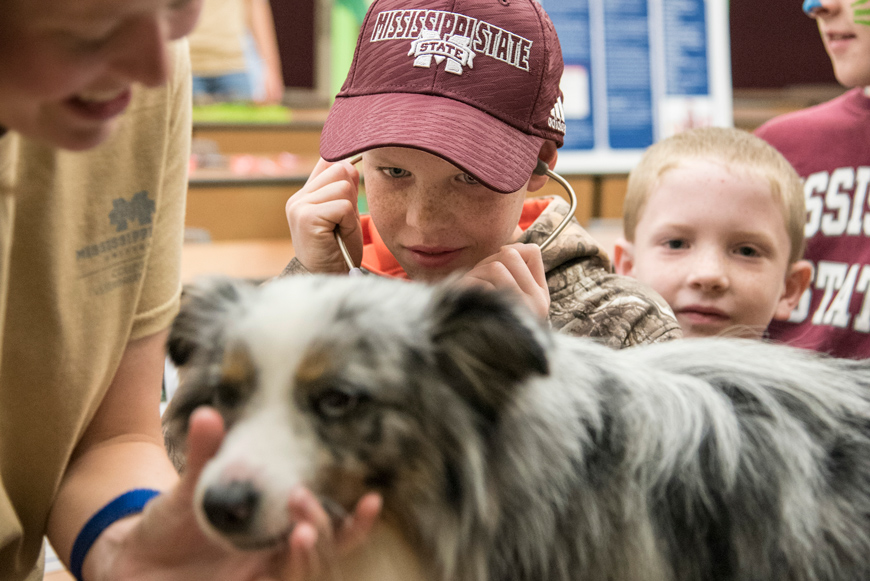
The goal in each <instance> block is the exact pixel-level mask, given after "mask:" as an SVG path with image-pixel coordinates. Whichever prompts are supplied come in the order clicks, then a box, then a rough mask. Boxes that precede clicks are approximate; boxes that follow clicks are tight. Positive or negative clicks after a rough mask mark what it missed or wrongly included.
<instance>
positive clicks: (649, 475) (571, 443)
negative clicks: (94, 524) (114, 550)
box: [166, 276, 870, 581]
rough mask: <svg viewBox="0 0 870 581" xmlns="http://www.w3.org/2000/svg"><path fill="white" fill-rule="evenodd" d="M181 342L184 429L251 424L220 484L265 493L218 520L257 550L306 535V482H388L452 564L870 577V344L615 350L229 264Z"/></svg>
mask: <svg viewBox="0 0 870 581" xmlns="http://www.w3.org/2000/svg"><path fill="white" fill-rule="evenodd" d="M169 348H170V352H171V355H172V357H173V358H174V359H175V361H176V362H178V363H179V364H183V365H185V366H186V368H187V371H186V374H187V376H186V378H185V381H184V383H183V385H182V387H181V389H180V390H179V392H178V394H177V395H176V396H175V399H174V400H173V401H172V403H171V405H170V409H169V411H168V412H167V419H166V422H167V423H166V428H167V436H168V440H169V441H170V442H176V443H177V442H180V441H183V438H184V433H185V431H186V427H187V418H188V416H189V414H190V413H191V411H192V410H193V409H194V408H195V407H197V406H199V405H202V404H209V405H214V406H215V407H217V408H218V409H219V410H220V411H221V413H222V414H223V416H224V418H225V419H226V422H227V424H228V425H229V434H228V436H227V439H226V440H225V442H224V445H223V447H222V448H221V450H220V451H219V453H218V454H217V456H216V457H215V458H214V460H213V461H212V462H211V463H210V464H209V466H208V467H207V469H206V471H205V472H204V473H203V475H202V477H201V480H200V487H199V495H198V499H200V500H201V499H202V498H203V496H204V495H205V494H206V491H207V490H210V489H212V490H213V489H215V488H217V489H219V490H220V489H221V487H226V486H228V485H230V484H232V483H237V482H239V481H243V482H245V483H246V485H248V484H249V485H250V487H251V489H252V490H254V491H255V493H256V498H257V502H256V503H254V506H253V509H252V514H250V515H245V516H246V518H245V519H244V522H242V523H241V525H239V523H235V525H234V526H233V527H232V530H230V531H223V532H218V534H221V535H222V536H223V537H224V538H227V539H229V540H230V541H232V542H233V543H235V544H236V545H238V546H240V547H257V546H263V545H268V544H270V543H273V542H276V541H277V540H279V539H281V538H283V536H284V535H286V521H287V518H288V517H287V512H286V508H285V502H286V498H287V494H288V491H289V490H290V489H291V488H292V487H293V486H295V485H298V484H300V483H301V484H304V485H306V486H308V487H310V488H311V489H312V490H313V491H314V492H315V493H316V494H317V495H319V497H320V498H321V499H322V500H323V501H324V504H325V506H326V507H327V508H328V509H330V510H335V511H337V512H338V508H336V507H341V508H342V509H343V510H349V509H350V508H351V507H352V506H353V505H354V504H355V502H356V501H357V500H358V499H359V498H360V496H361V495H362V494H363V492H364V491H367V490H376V491H380V492H381V493H382V494H383V497H384V499H385V508H384V511H385V515H386V516H387V518H389V519H393V520H394V521H395V522H397V523H398V524H399V526H400V528H401V530H402V532H403V534H404V535H405V537H406V538H408V539H409V540H410V542H411V543H412V545H413V546H415V547H416V549H417V550H418V551H419V554H420V555H421V559H422V560H423V562H424V563H425V564H426V570H427V571H431V572H432V578H433V579H438V580H451V581H454V580H455V581H489V580H493V581H494V580H499V581H501V580H516V581H542V580H551V581H562V580H565V581H567V580H569V579H571V580H573V579H583V580H584V581H641V580H642V581H664V580H675V581H676V580H682V581H689V580H692V581H702V580H703V581H717V580H740V581H750V580H759V581H760V580H764V581H773V580H782V581H785V580H788V581H804V580H806V581H822V580H829V581H835V580H836V581H859V580H861V581H866V580H867V579H870V364H868V363H866V362H855V361H846V360H834V359H827V358H823V357H820V356H816V355H813V354H810V353H808V352H803V351H799V350H794V349H790V348H786V347H778V346H773V345H768V344H764V343H761V342H757V341H745V340H736V339H730V340H729V339H700V340H682V341H675V342H671V343H667V344H659V345H654V346H647V347H637V348H632V349H627V350H623V351H612V350H609V349H607V348H605V347H602V346H600V345H598V344H596V343H595V342H593V341H591V340H585V339H577V338H570V337H566V336H562V335H556V334H553V333H550V332H549V331H548V330H546V329H543V328H542V327H541V326H540V325H539V324H538V323H537V322H536V321H535V320H534V319H533V318H531V315H529V314H528V313H527V312H526V311H525V310H523V309H522V308H520V307H517V306H514V305H513V304H512V303H511V302H510V301H509V300H508V299H507V298H505V297H503V296H501V295H498V294H495V293H489V292H483V291H479V290H471V289H464V290H459V289H456V288H452V287H449V286H436V287H429V286H424V285H420V284H409V283H405V282H397V281H389V280H384V279H380V278H376V277H356V278H350V277H317V276H302V277H294V278H290V279H284V280H280V281H276V282H274V283H271V284H268V285H265V286H263V287H259V288H256V287H253V286H249V285H244V284H240V283H234V282H231V281H226V280H223V281H213V282H212V283H211V284H209V285H205V286H200V287H199V288H196V289H192V290H189V291H188V293H187V296H186V299H185V304H184V306H183V308H182V312H181V314H180V315H179V317H178V319H177V320H176V323H175V325H174V327H173V329H172V333H171V337H170V342H169ZM200 512H202V507H200ZM248 516H249V517H250V518H247V517H248ZM202 521H203V523H204V526H206V527H209V528H212V529H213V528H214V527H213V526H212V525H211V524H210V523H209V518H207V517H205V516H204V517H203V519H202Z"/></svg>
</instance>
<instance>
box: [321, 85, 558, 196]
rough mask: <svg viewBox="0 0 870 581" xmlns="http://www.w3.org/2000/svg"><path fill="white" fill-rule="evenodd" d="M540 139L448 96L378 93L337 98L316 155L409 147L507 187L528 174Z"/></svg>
mask: <svg viewBox="0 0 870 581" xmlns="http://www.w3.org/2000/svg"><path fill="white" fill-rule="evenodd" d="M543 142H544V139H543V138H541V137H537V136H535V135H527V134H525V133H523V132H522V131H520V130H518V129H515V128H513V127H511V126H510V125H508V124H506V123H504V122H502V121H500V120H499V119H496V118H495V117H492V116H491V115H488V114H486V113H484V112H482V111H480V110H479V109H476V108H475V107H472V106H470V105H466V104H464V103H461V102H459V101H456V100H454V99H448V98H446V97H437V96H433V95H420V94H415V93H384V94H377V95H362V96H358V97H339V98H337V99H336V100H335V104H334V105H333V106H332V108H331V109H330V111H329V116H328V117H327V119H326V123H325V124H324V127H323V134H322V136H321V139H320V155H321V156H322V157H323V158H324V159H326V160H328V161H338V160H340V159H345V158H348V157H351V156H352V155H356V154H358V153H362V152H363V151H367V150H369V149H374V148H376V147H412V148H414V149H421V150H423V151H427V152H429V153H432V154H434V155H437V156H438V157H441V158H443V159H445V160H447V161H449V162H450V163H452V164H453V165H455V166H457V167H458V168H460V169H461V170H462V171H464V172H466V173H468V174H469V175H471V176H472V177H474V178H475V179H476V180H477V181H479V182H480V183H482V184H483V185H485V186H486V187H488V188H490V189H493V190H495V191H497V192H501V193H510V192H515V191H517V190H519V189H520V188H522V187H523V186H524V185H525V184H526V182H527V181H528V180H529V178H530V177H531V175H532V170H533V169H534V168H535V165H536V161H537V158H538V153H539V151H540V149H541V145H542V144H543Z"/></svg>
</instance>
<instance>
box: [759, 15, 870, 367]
mask: <svg viewBox="0 0 870 581" xmlns="http://www.w3.org/2000/svg"><path fill="white" fill-rule="evenodd" d="M804 10H805V11H806V12H807V14H808V15H809V16H810V17H811V18H814V19H815V20H816V22H817V23H818V26H819V32H820V33H821V35H822V40H823V42H824V45H825V49H826V50H827V52H828V56H829V57H830V59H831V63H832V65H833V67H834V74H835V75H836V77H837V80H838V81H839V82H840V83H841V84H842V85H844V86H846V87H852V90H850V91H848V92H846V93H845V94H844V95H842V96H840V97H837V98H836V99H833V100H831V101H828V102H827V103H823V104H821V105H817V106H815V107H810V108H808V109H804V110H802V111H797V112H794V113H789V114H785V115H782V116H779V117H777V118H775V119H772V120H771V121H769V122H768V123H766V124H764V125H762V126H761V127H760V128H758V130H757V131H756V134H757V135H758V136H759V137H761V138H762V139H765V140H766V141H768V142H769V143H770V144H772V145H773V146H774V147H776V148H777V149H778V150H779V151H780V152H781V153H782V154H783V155H784V156H785V158H786V159H788V160H789V161H790V162H791V164H792V165H793V166H794V167H795V169H796V170H797V172H798V174H799V175H800V176H801V177H802V178H803V179H804V194H805V197H806V202H807V224H806V230H805V234H806V237H807V250H806V254H805V257H806V258H807V259H808V260H810V261H811V262H812V264H813V267H814V272H813V280H812V283H811V284H810V288H809V289H807V291H806V292H805V293H804V295H803V297H802V298H801V301H800V303H799V304H798V306H797V307H796V308H795V309H794V311H793V312H792V313H791V316H790V317H789V319H788V320H787V321H782V322H780V321H774V322H773V323H772V324H771V326H770V328H769V335H770V337H771V338H772V339H774V340H778V341H783V342H786V343H789V344H792V345H795V346H798V347H804V348H807V349H814V350H817V351H822V352H825V353H829V354H831V355H834V356H837V357H849V358H860V359H863V358H867V357H870V237H868V235H870V211H868V196H867V194H868V191H867V190H868V186H870V27H868V26H865V25H863V24H861V23H859V22H856V16H858V14H856V8H855V7H854V6H853V5H852V1H851V0H807V1H806V2H805V3H804Z"/></svg>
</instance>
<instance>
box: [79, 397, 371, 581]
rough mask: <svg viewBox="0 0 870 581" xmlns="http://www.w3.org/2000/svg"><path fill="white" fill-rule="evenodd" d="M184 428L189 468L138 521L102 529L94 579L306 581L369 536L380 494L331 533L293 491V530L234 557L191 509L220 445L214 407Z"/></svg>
mask: <svg viewBox="0 0 870 581" xmlns="http://www.w3.org/2000/svg"><path fill="white" fill-rule="evenodd" d="M189 427H190V429H189V433H188V438H187V450H188V455H187V464H186V468H185V470H184V472H183V474H182V476H181V479H180V481H179V482H178V484H177V485H176V486H175V488H174V489H173V490H172V491H170V492H167V493H165V494H163V495H161V496H160V497H158V498H156V499H155V500H153V501H152V502H150V503H149V504H148V505H147V506H146V508H145V511H144V512H143V513H142V514H141V515H137V516H135V517H131V518H127V519H122V520H120V521H118V522H117V523H115V524H113V525H112V526H111V527H109V528H108V529H106V531H105V532H104V533H103V535H101V539H100V541H99V542H98V543H97V544H95V545H94V548H93V550H92V551H91V554H90V555H89V556H88V560H90V561H92V565H93V566H94V569H93V570H92V571H93V572H94V576H93V578H94V579H124V580H129V581H151V580H154V581H157V580H160V581H175V580H178V581H187V580H189V579H220V580H222V581H223V580H226V581H266V580H281V581H307V580H312V579H317V578H319V576H320V575H321V573H322V570H323V562H322V557H321V556H322V555H329V556H334V555H341V554H345V553H346V552H349V551H351V550H353V549H354V548H356V547H357V546H358V545H359V544H360V543H362V542H363V541H364V540H365V539H366V538H367V537H368V535H369V533H370V531H371V529H372V526H373V524H374V523H375V521H376V519H377V517H378V515H379V513H380V510H381V498H380V496H378V495H377V494H369V495H366V496H364V497H363V498H362V499H361V500H360V501H359V503H358V505H357V507H356V510H355V512H354V514H353V515H352V516H351V517H348V518H347V519H346V521H345V522H344V523H341V525H339V530H336V531H334V530H333V528H334V525H333V523H332V521H331V520H330V518H329V516H328V515H327V514H326V512H325V511H324V510H323V508H322V507H321V506H320V503H319V502H318V501H317V499H316V498H315V497H314V495H313V494H311V493H310V492H309V491H307V490H304V489H299V490H298V492H297V493H295V494H293V495H292V497H291V498H289V499H288V506H289V509H290V510H289V512H290V515H291V516H292V518H293V520H294V521H296V525H295V527H293V530H292V533H291V534H290V535H289V536H288V538H287V541H286V545H284V546H283V547H279V548H277V549H269V550H261V551H240V550H237V549H234V548H229V547H228V546H227V545H226V544H223V543H220V544H219V543H217V542H215V541H214V540H212V539H211V538H210V537H208V536H206V535H205V534H204V533H203V532H202V530H201V529H200V526H199V524H198V523H197V521H196V517H195V514H194V510H193V506H194V504H193V503H194V491H195V488H196V483H197V481H198V480H199V476H200V474H201V473H202V469H203V467H204V466H205V464H206V463H207V462H208V461H209V460H210V459H211V458H212V456H214V455H215V453H216V452H217V450H218V448H219V447H220V444H221V441H222V440H223V437H224V425H223V420H222V418H221V416H220V414H218V413H217V412H216V411H215V410H214V409H211V408H200V409H198V410H197V411H196V412H194V413H193V414H192V416H191V418H190V424H189ZM101 567H102V568H101Z"/></svg>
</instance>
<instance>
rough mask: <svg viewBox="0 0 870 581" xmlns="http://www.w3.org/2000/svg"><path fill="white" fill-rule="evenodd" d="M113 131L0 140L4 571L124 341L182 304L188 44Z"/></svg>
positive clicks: (38, 530)
mask: <svg viewBox="0 0 870 581" xmlns="http://www.w3.org/2000/svg"><path fill="white" fill-rule="evenodd" d="M172 64H173V74H172V79H171V82H170V84H169V85H168V86H167V87H163V88H160V89H142V88H140V87H136V88H135V89H134V98H133V101H132V103H131V105H130V107H129V109H128V110H127V111H126V113H125V114H124V116H123V117H122V118H121V119H120V120H119V127H118V128H117V129H116V131H115V133H114V134H113V135H112V137H110V138H109V140H108V141H107V142H106V143H104V144H103V145H101V146H99V147H98V148H95V149H92V150H89V151H87V152H68V151H58V150H55V149H53V148H50V147H46V146H43V145H39V144H36V143H33V142H30V141H28V140H27V139H25V138H23V137H21V136H20V135H18V134H16V133H14V132H8V133H6V134H5V135H4V136H2V137H0V258H2V263H0V353H2V355H0V577H2V578H3V579H4V580H18V579H23V578H25V577H26V576H27V574H28V572H29V571H30V570H31V569H32V568H33V567H34V564H35V562H36V560H37V557H38V555H39V551H40V547H41V544H42V538H43V534H44V527H45V524H46V520H47V518H48V513H49V510H50V508H51V504H52V501H53V498H54V496H55V493H56V491H57V488H58V485H59V483H60V481H61V478H62V477H63V474H64V470H65V467H66V464H67V462H68V460H69V457H70V454H71V452H72V450H73V448H74V446H75V445H76V442H77V441H78V440H79V438H80V437H81V435H82V432H83V430H84V429H85V427H86V426H87V424H88V422H89V421H90V419H91V418H92V417H93V414H94V413H95V411H96V409H97V407H98V405H99V403H100V401H101V399H102V397H103V395H104V393H105V391H106V389H107V388H108V386H109V383H110V382H111V380H112V377H113V376H114V374H115V371H116V369H117V366H118V363H119V361H120V359H121V355H122V354H123V352H124V349H125V346H126V344H127V343H128V341H130V340H132V339H137V338H141V337H145V336H148V335H151V334H153V333H155V332H158V331H160V330H162V329H165V328H166V327H167V326H168V325H169V324H170V322H171V320H172V317H173V316H174V315H175V313H176V312H177V309H178V303H179V297H180V290H181V283H180V261H181V246H182V240H183V230H184V201H185V195H186V189H187V164H188V156H189V146H190V132H191V131H190V128H191V125H190V123H191V121H190V66H189V60H188V53H187V43H186V42H185V41H182V42H179V43H175V44H174V45H173V48H172Z"/></svg>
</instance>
